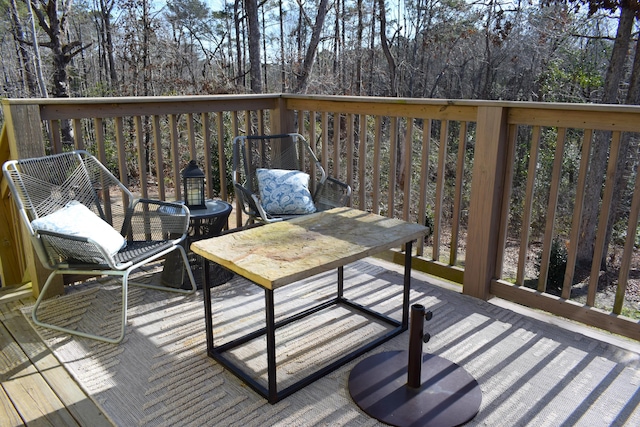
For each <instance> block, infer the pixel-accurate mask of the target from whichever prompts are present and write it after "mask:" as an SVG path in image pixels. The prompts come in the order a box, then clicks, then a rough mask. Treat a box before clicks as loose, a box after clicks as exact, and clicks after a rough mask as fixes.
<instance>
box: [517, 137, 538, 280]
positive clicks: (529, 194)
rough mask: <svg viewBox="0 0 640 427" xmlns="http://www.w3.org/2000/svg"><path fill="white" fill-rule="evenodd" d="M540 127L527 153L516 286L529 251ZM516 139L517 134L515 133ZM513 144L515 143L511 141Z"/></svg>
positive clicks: (522, 278)
mask: <svg viewBox="0 0 640 427" xmlns="http://www.w3.org/2000/svg"><path fill="white" fill-rule="evenodd" d="M540 137H541V133H540V126H534V127H533V129H532V136H531V149H530V152H529V165H528V169H527V187H526V190H525V200H524V210H523V212H522V230H521V234H520V251H519V255H518V270H517V273H516V285H518V286H522V285H524V280H525V272H526V263H527V252H528V249H529V230H530V226H531V214H532V212H533V192H534V189H535V182H536V169H537V167H538V156H539V152H540ZM516 138H517V132H516ZM512 143H515V141H512Z"/></svg>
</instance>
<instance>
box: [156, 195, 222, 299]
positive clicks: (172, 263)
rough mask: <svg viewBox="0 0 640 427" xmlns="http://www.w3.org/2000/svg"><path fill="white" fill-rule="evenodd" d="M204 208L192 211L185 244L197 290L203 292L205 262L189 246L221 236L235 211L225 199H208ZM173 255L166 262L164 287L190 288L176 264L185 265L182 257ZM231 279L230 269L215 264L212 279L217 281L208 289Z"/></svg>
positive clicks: (211, 273) (212, 268)
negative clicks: (203, 267)
mask: <svg viewBox="0 0 640 427" xmlns="http://www.w3.org/2000/svg"><path fill="white" fill-rule="evenodd" d="M205 205H206V208H205V209H190V218H189V230H188V231H187V238H186V239H185V242H184V244H185V249H186V250H187V256H188V257H189V264H190V265H191V271H192V272H193V275H194V277H195V279H196V284H197V286H198V289H202V284H203V282H204V274H203V272H202V262H201V261H200V259H199V257H198V256H197V255H196V254H194V253H193V252H191V250H190V249H189V247H190V246H191V243H193V242H197V241H198V240H202V239H209V238H211V237H216V236H219V235H220V233H221V232H222V230H223V229H224V227H225V225H227V220H228V218H229V215H230V214H231V209H232V206H231V205H230V204H229V203H227V202H224V201H222V200H207V201H205ZM174 253H175V252H171V253H170V254H169V255H168V256H167V258H166V259H165V267H164V269H163V270H162V275H161V281H162V284H163V285H165V286H170V287H181V286H183V285H188V279H187V278H186V275H184V276H185V277H183V272H184V270H183V269H182V268H177V266H176V263H179V262H182V258H180V257H179V256H178V257H173V255H172V254H174ZM174 258H175V259H174ZM214 270H215V271H214ZM232 276H233V275H232V273H229V272H227V270H225V269H223V268H222V267H220V266H217V265H214V264H212V267H211V272H210V277H216V278H217V280H216V281H215V282H212V283H210V284H209V286H213V285H215V284H216V282H220V283H224V282H226V281H228V280H229V279H230V278H231V277H232ZM183 282H184V283H183ZM218 284H219V283H218Z"/></svg>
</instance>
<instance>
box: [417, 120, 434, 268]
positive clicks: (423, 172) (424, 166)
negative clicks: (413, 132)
mask: <svg viewBox="0 0 640 427" xmlns="http://www.w3.org/2000/svg"><path fill="white" fill-rule="evenodd" d="M430 143H431V120H430V119H424V120H423V121H422V147H421V158H420V196H419V198H418V223H420V224H425V222H426V219H427V185H428V182H429V145H430ZM431 228H432V230H431V232H433V225H431ZM416 250H417V254H418V256H424V239H422V240H420V241H419V242H418V244H417V246H416Z"/></svg>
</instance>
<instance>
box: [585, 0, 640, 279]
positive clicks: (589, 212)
mask: <svg viewBox="0 0 640 427" xmlns="http://www.w3.org/2000/svg"><path fill="white" fill-rule="evenodd" d="M633 21H634V12H633V10H631V9H629V8H628V7H622V8H621V11H620V19H619V21H618V30H617V33H616V40H615V42H614V45H613V51H612V53H611V60H610V62H609V67H608V68H607V74H606V76H605V83H604V93H603V95H602V100H601V102H602V103H605V104H614V103H617V102H618V87H619V86H620V82H621V81H622V78H623V74H624V63H625V60H626V57H627V52H628V50H629V43H630V40H631V30H632V28H633ZM609 139H610V138H609V132H596V134H595V141H594V142H595V143H594V145H593V153H592V155H591V159H590V162H589V174H588V176H587V182H586V190H585V198H584V209H583V212H582V222H581V232H580V240H579V241H578V253H577V256H578V262H579V263H580V264H581V265H582V266H583V267H585V268H590V266H591V262H592V261H593V260H592V258H593V249H594V247H593V245H594V242H595V238H596V228H597V224H598V213H599V208H600V199H601V195H602V183H603V178H604V173H605V170H606V168H607V160H608V158H609V156H608V154H609ZM621 158H622V157H621ZM606 208H607V207H603V209H606ZM606 253H607V251H604V252H603V258H602V259H601V260H597V261H596V262H600V263H601V265H602V266H604V267H605V268H606Z"/></svg>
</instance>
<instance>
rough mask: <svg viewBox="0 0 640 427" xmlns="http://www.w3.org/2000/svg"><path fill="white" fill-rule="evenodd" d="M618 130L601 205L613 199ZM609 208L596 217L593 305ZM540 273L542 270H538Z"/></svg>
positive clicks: (589, 298)
mask: <svg viewBox="0 0 640 427" xmlns="http://www.w3.org/2000/svg"><path fill="white" fill-rule="evenodd" d="M620 139H621V133H620V132H613V135H612V137H611V148H610V149H609V163H608V166H607V175H606V176H607V178H606V181H605V182H606V184H605V187H604V195H603V197H602V206H611V201H612V200H613V190H614V187H615V176H616V168H617V166H618V156H619V154H620ZM609 215H610V213H609V209H602V210H601V211H600V216H599V218H598V229H597V230H598V232H597V234H596V241H595V243H594V249H593V260H592V261H591V275H590V279H589V290H588V292H587V305H588V306H589V307H593V306H594V305H595V303H596V291H597V290H598V281H599V280H598V279H599V277H600V261H601V260H602V256H603V253H604V251H605V247H604V243H605V239H606V234H607V222H608V221H609ZM540 275H542V271H541V272H540Z"/></svg>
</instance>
